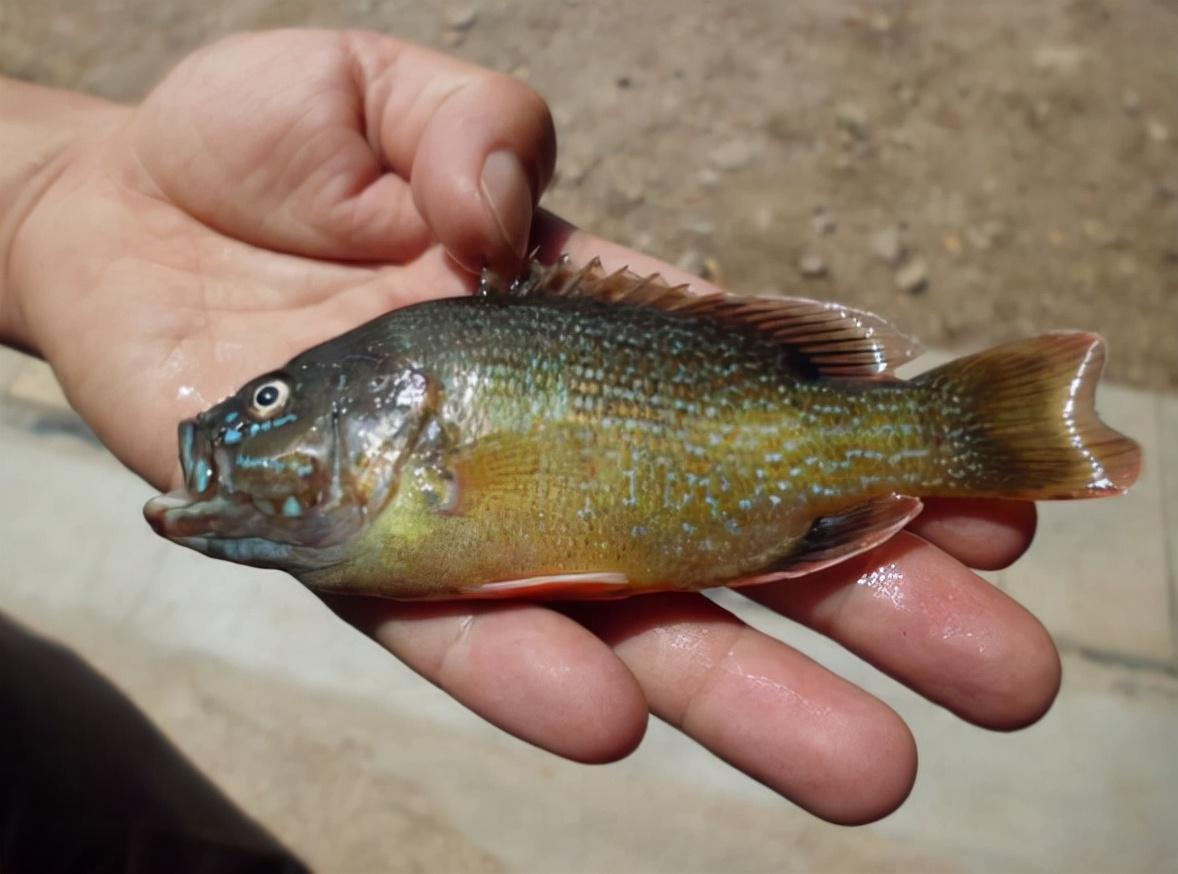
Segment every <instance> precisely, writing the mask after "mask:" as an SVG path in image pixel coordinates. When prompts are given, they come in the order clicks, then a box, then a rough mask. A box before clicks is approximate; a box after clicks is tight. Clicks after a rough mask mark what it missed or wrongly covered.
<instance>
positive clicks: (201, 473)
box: [192, 461, 213, 495]
mask: <svg viewBox="0 0 1178 874" xmlns="http://www.w3.org/2000/svg"><path fill="white" fill-rule="evenodd" d="M212 478H213V468H212V467H211V466H209V464H208V463H207V462H204V461H198V462H197V463H196V471H195V475H194V477H193V485H192V489H193V491H195V492H196V493H197V494H198V495H202V494H204V493H205V492H206V491H208V488H209V485H210V484H211V482H212Z"/></svg>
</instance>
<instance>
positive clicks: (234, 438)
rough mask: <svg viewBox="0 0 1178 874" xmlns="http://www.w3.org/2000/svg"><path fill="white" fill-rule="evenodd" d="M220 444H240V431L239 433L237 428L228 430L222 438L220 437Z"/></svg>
mask: <svg viewBox="0 0 1178 874" xmlns="http://www.w3.org/2000/svg"><path fill="white" fill-rule="evenodd" d="M221 442H223V443H224V444H225V445H226V446H236V445H237V444H238V443H240V442H241V431H239V430H238V429H237V428H230V429H228V430H227V431H226V432H225V434H224V436H222V437H221Z"/></svg>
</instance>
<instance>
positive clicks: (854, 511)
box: [769, 495, 923, 579]
mask: <svg viewBox="0 0 1178 874" xmlns="http://www.w3.org/2000/svg"><path fill="white" fill-rule="evenodd" d="M922 507H923V504H921V502H920V499H919V498H911V497H907V496H905V495H888V496H887V497H886V498H875V499H873V500H870V501H867V502H866V503H863V504H859V505H858V506H855V507H852V508H851V509H850V510H847V511H846V512H845V513H840V514H839V515H837V516H823V517H821V518H819V519H815V520H814V524H813V525H811V526H810V530H809V531H808V532H807V533H806V536H805V537H804V538H802V541H801V543H799V544H798V546H797V548H795V549H794V551H793V552H791V553H790V554H789V555H788V556H786V557H785V558H783V559H781V560H779V561H778V562H777V563H776V564H774V565H773V567H772V569H771V570H770V572H769V575H771V576H772V577H773V578H775V579H781V578H786V577H800V576H802V575H803V574H809V573H813V572H814V571H819V570H822V569H823V568H826V567H830V566H831V565H834V564H838V563H839V562H841V561H845V560H846V559H848V558H850V557H851V556H854V555H858V554H859V553H861V552H866V551H867V550H869V549H872V548H874V547H876V546H879V545H880V544H881V543H883V542H884V541H886V540H888V539H890V538H891V537H892V536H893V535H894V534H896V532H898V531H899V530H900V529H901V528H903V527H904V526H905V525H907V524H908V523H909V522H911V521H912V520H913V519H915V518H916V517H917V516H918V515H919V514H920V511H921V508H922Z"/></svg>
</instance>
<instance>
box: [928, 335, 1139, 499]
mask: <svg viewBox="0 0 1178 874" xmlns="http://www.w3.org/2000/svg"><path fill="white" fill-rule="evenodd" d="M1104 359H1105V346H1104V341H1103V340H1101V338H1100V337H1098V336H1097V335H1096V334H1086V333H1079V332H1076V333H1055V334H1045V335H1043V336H1041V337H1036V338H1034V339H1030V340H1023V341H1020V342H1017V343H1010V344H1008V345H1005V346H998V347H995V348H993V349H987V350H986V351H984V352H979V353H977V354H976V355H970V356H967V357H965V358H960V359H958V360H956V361H951V362H949V363H948V364H946V365H944V366H943V367H939V368H937V369H935V370H931V371H929V372H928V373H925V374H922V375H920V376H918V377H917V378H916V379H915V380H914V382H916V383H917V384H920V385H924V386H927V387H928V388H930V389H932V390H933V391H934V393H935V396H936V399H937V402H939V403H942V404H943V407H942V409H943V410H944V411H946V418H947V420H948V421H949V426H950V436H949V443H950V444H951V445H950V446H948V447H946V448H948V449H950V452H951V457H952V459H953V462H952V464H951V465H950V470H949V472H950V478H951V481H952V482H953V483H954V484H955V485H953V486H952V487H951V488H950V489H949V492H950V493H952V494H957V495H970V496H974V497H1006V498H1024V499H1029V500H1043V499H1047V498H1093V497H1100V496H1103V495H1112V494H1120V493H1122V492H1124V491H1125V490H1127V489H1128V488H1129V486H1131V485H1132V484H1133V482H1134V481H1135V480H1136V479H1137V475H1138V472H1139V471H1140V469H1141V449H1140V447H1138V445H1137V443H1136V442H1134V441H1133V440H1130V439H1129V438H1128V437H1126V436H1124V435H1123V434H1119V433H1118V432H1116V431H1114V430H1113V429H1112V428H1109V427H1108V426H1107V425H1105V424H1104V423H1103V422H1101V421H1100V419H1099V418H1098V417H1097V415H1096V410H1095V407H1094V401H1095V396H1096V383H1097V381H1098V380H1099V379H1100V372H1101V370H1102V369H1103V367H1104Z"/></svg>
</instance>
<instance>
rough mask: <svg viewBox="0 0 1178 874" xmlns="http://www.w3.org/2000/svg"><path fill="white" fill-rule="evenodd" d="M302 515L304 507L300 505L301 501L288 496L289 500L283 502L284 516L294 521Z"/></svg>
mask: <svg viewBox="0 0 1178 874" xmlns="http://www.w3.org/2000/svg"><path fill="white" fill-rule="evenodd" d="M302 514H303V505H302V504H300V503H299V499H298V498H296V497H295V496H294V495H288V496H287V499H286V500H285V501H283V502H282V515H283V516H286V517H288V518H291V519H293V518H295V517H297V516H301V515H302Z"/></svg>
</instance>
